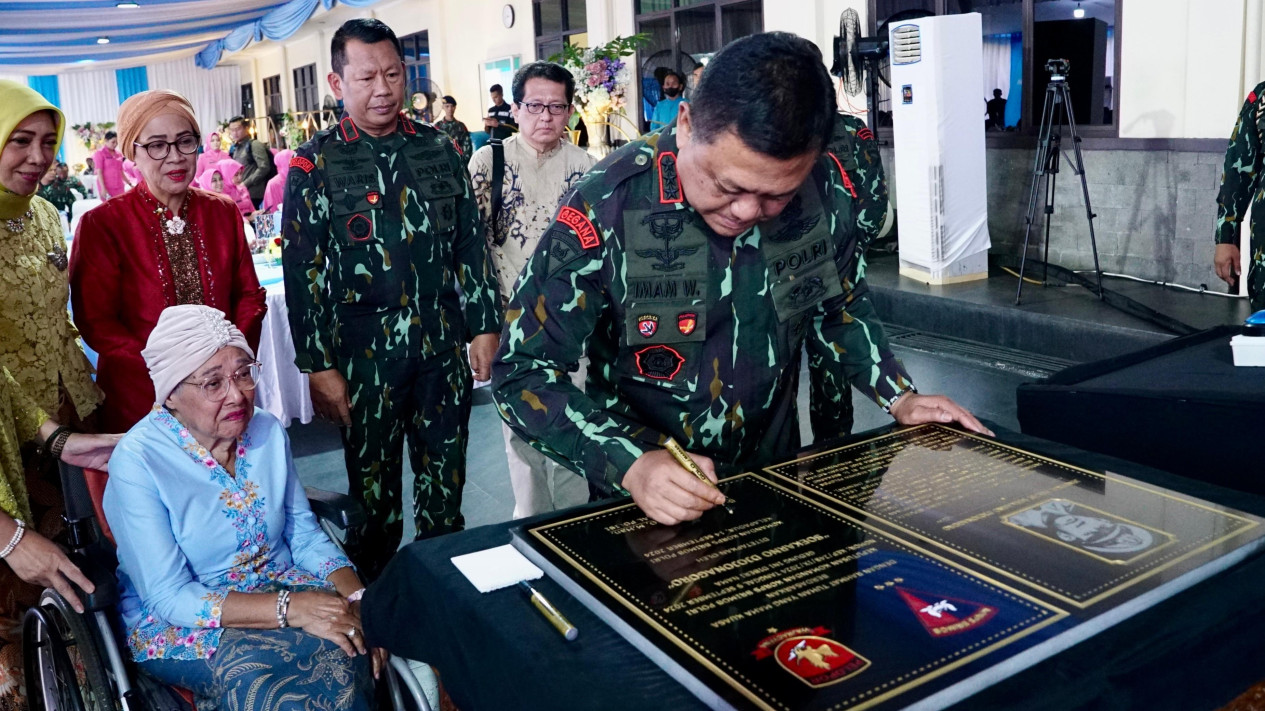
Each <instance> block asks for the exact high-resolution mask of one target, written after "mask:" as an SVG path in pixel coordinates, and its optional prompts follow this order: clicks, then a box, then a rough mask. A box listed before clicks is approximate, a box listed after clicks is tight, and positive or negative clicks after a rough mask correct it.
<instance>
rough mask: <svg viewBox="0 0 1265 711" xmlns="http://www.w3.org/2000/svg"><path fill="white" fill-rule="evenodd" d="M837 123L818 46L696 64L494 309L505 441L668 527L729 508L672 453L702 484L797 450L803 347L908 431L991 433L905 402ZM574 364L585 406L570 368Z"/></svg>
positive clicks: (964, 417) (569, 201)
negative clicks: (668, 123) (684, 88)
mask: <svg viewBox="0 0 1265 711" xmlns="http://www.w3.org/2000/svg"><path fill="white" fill-rule="evenodd" d="M833 121H834V92H833V89H832V87H831V80H830V77H829V75H828V74H827V73H826V68H825V65H824V64H823V63H822V59H821V54H820V52H819V51H818V50H817V48H816V47H815V46H814V45H813V44H812V43H810V42H808V41H806V40H804V39H801V38H799V37H795V36H794V35H788V34H785V33H776V32H775V33H765V34H759V35H753V36H750V37H746V38H743V39H740V40H737V41H736V42H734V43H732V44H730V45H728V46H727V47H726V48H725V49H723V50H721V52H720V53H719V54H718V55H716V57H715V58H714V59H713V60H712V62H711V63H710V64H708V66H707V69H706V70H705V71H704V73H703V77H702V80H701V82H700V84H699V87H698V90H697V92H696V94H695V97H694V98H693V99H692V103H690V104H686V105H684V106H682V107H681V112H680V115H679V116H678V118H677V123H676V125H675V126H674V127H669V128H668V129H665V130H664V131H661V132H657V133H651V134H649V135H647V136H644V137H642V138H640V139H638V140H636V141H634V142H632V143H631V144H629V145H628V146H626V147H624V148H621V149H620V150H618V151H616V152H615V153H613V154H612V155H610V156H609V157H607V159H606V160H604V161H602V162H601V163H599V164H598V165H597V166H595V167H594V168H593V169H592V170H591V171H590V172H589V173H588V174H587V175H586V176H585V177H584V178H583V179H582V180H581V181H580V183H579V184H577V186H576V187H575V189H574V190H573V191H572V192H571V193H569V194H568V195H567V196H565V197H564V198H563V204H562V206H561V207H560V209H559V211H558V214H557V216H556V218H555V220H554V222H553V224H552V225H551V226H550V227H549V229H548V230H547V231H546V233H545V237H544V238H543V240H542V241H541V243H540V246H539V247H538V248H537V249H536V252H535V254H534V255H533V256H532V257H531V259H530V260H529V261H528V262H527V265H526V267H525V268H524V270H523V273H522V275H521V276H520V277H519V282H518V286H517V292H516V294H515V296H514V298H513V299H512V300H511V301H510V303H509V305H508V307H507V313H506V330H505V333H504V335H503V336H502V342H501V349H500V351H499V353H498V358H497V360H496V361H495V362H494V365H493V385H494V396H495V398H496V401H497V405H498V407H499V409H500V412H501V415H502V417H504V418H505V419H506V421H507V422H508V423H509V425H510V427H511V428H513V429H514V431H515V432H517V433H518V434H519V435H520V436H522V437H524V438H527V439H528V440H530V441H532V443H533V445H534V446H536V447H537V448H539V449H540V450H541V451H543V452H545V453H546V454H549V455H550V456H553V457H554V458H556V459H558V460H559V461H561V462H563V463H564V464H566V465H567V466H568V467H570V468H571V469H573V470H574V471H577V472H581V473H583V474H585V475H587V476H588V477H589V480H590V482H592V483H593V484H595V485H596V486H597V487H599V488H601V489H603V490H605V491H607V492H610V493H612V494H629V495H631V496H632V498H633V500H634V501H635V502H636V503H637V504H638V505H639V506H640V507H641V509H642V510H643V511H644V512H645V513H646V514H647V515H648V516H650V517H651V518H654V519H655V520H657V521H660V522H662V523H667V524H672V523H676V522H678V521H682V520H688V519H692V518H696V517H698V516H700V515H702V512H703V511H704V510H706V509H708V508H711V507H712V506H714V505H716V504H719V503H722V502H723V497H722V496H721V495H720V494H719V492H717V491H715V490H714V489H713V488H711V487H708V486H705V485H704V484H702V483H701V482H699V481H698V480H696V479H694V478H693V477H692V476H690V475H689V474H688V473H687V472H686V471H685V469H684V468H682V467H681V466H680V465H679V464H677V463H676V461H675V460H674V459H673V458H672V457H671V456H670V454H669V453H668V452H666V451H664V450H663V449H662V447H663V444H664V443H665V441H666V440H667V438H669V437H671V438H673V439H675V440H676V441H677V442H679V443H681V444H682V445H684V446H685V448H686V449H688V450H690V451H691V452H692V453H693V454H692V456H693V457H694V458H695V460H697V461H698V462H699V464H700V466H702V467H703V469H704V470H705V471H706V472H708V474H709V476H712V477H715V476H716V471H717V470H720V471H721V472H725V471H736V470H741V469H750V468H757V467H760V466H763V465H767V464H770V463H773V462H776V461H779V460H784V459H786V458H789V457H790V456H791V455H793V454H794V453H795V451H796V450H797V449H798V446H799V424H798V412H797V408H796V394H797V390H798V378H799V364H800V358H801V354H802V352H803V348H804V347H805V346H807V347H808V349H809V352H810V354H812V357H813V358H816V359H819V360H820V364H819V367H818V368H817V372H818V373H824V372H830V373H832V374H833V375H834V377H837V378H839V379H840V380H841V381H846V382H849V383H851V384H852V385H853V386H855V387H856V388H858V389H859V390H860V391H861V392H863V393H864V394H866V395H867V396H869V397H870V398H871V399H873V400H874V401H875V402H877V403H878V404H879V405H881V406H883V407H886V408H889V411H890V412H891V413H892V415H893V416H894V417H895V418H896V420H897V421H899V422H901V423H904V424H915V423H920V422H950V421H957V422H960V423H962V424H963V425H964V426H966V427H968V428H970V429H972V430H976V431H981V432H986V431H987V430H986V429H985V428H984V427H983V426H982V425H981V424H980V423H979V422H978V421H977V420H976V419H975V418H974V417H973V416H971V415H970V413H968V412H966V411H965V410H963V409H962V408H961V407H959V406H958V405H956V404H955V403H953V402H952V401H951V400H949V399H948V398H946V397H943V396H934V395H920V394H917V393H916V392H915V391H914V389H913V383H912V382H911V381H910V379H909V376H908V375H907V374H906V372H905V370H904V368H903V366H902V365H901V364H900V362H899V361H897V359H896V358H895V356H894V355H893V354H892V352H891V350H890V348H889V347H888V344H887V340H886V338H885V337H884V336H883V329H882V326H881V324H880V323H879V321H878V318H877V317H876V316H875V314H874V307H873V306H872V305H871V303H870V301H869V299H868V298H867V297H866V286H865V281H864V278H863V275H864V262H863V259H862V258H861V257H860V254H859V252H858V243H859V242H860V241H861V234H862V233H861V231H860V229H858V227H857V224H856V217H855V214H854V212H853V209H854V204H853V202H852V200H851V195H850V193H849V194H848V198H847V199H845V198H844V197H843V196H844V194H845V193H846V187H845V183H844V179H843V173H842V168H841V162H840V161H839V160H838V158H837V157H836V156H831V155H828V154H826V153H824V148H825V146H826V141H827V139H828V138H829V136H830V131H831V126H832V123H833ZM586 354H587V355H588V356H589V358H590V361H591V363H592V365H591V366H590V368H589V375H588V381H587V384H586V387H585V390H584V391H581V390H580V389H578V388H576V387H575V386H574V385H572V383H571V382H570V380H569V379H568V377H567V372H568V371H571V370H573V369H574V368H575V367H576V362H577V361H579V359H580V357H581V356H583V355H586ZM844 392H846V391H844Z"/></svg>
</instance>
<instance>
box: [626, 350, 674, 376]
mask: <svg viewBox="0 0 1265 711" xmlns="http://www.w3.org/2000/svg"><path fill="white" fill-rule="evenodd" d="M636 356H637V372H638V373H641V374H642V375H644V376H646V377H647V378H654V379H655V380H671V379H673V378H675V377H676V374H677V373H679V372H681V366H682V365H685V358H684V357H683V356H682V355H681V354H680V353H678V352H677V351H676V349H675V348H672V347H670V346H650V347H649V348H642V349H641V350H639V351H637V353H636Z"/></svg>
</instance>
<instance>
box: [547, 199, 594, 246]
mask: <svg viewBox="0 0 1265 711" xmlns="http://www.w3.org/2000/svg"><path fill="white" fill-rule="evenodd" d="M558 222H561V223H562V224H564V225H566V226H567V227H570V228H571V229H572V230H573V231H574V232H575V233H576V234H577V235H579V237H580V247H582V248H584V249H592V248H594V247H596V246H598V245H600V244H601V243H602V239H601V238H600V237H598V235H597V228H596V227H594V226H593V223H592V222H590V221H589V218H588V217H587V216H586V215H585V214H584V213H583V212H580V211H579V210H577V209H575V208H574V207H571V206H570V205H566V206H564V207H563V208H562V209H561V210H559V211H558Z"/></svg>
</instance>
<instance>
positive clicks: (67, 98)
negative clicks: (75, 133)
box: [57, 69, 119, 126]
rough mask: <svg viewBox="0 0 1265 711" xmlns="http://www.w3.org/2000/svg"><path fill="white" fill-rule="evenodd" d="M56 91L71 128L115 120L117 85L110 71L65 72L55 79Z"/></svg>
mask: <svg viewBox="0 0 1265 711" xmlns="http://www.w3.org/2000/svg"><path fill="white" fill-rule="evenodd" d="M57 92H58V94H59V95H60V97H61V110H62V112H63V113H65V114H66V123H69V124H70V125H71V126H73V125H75V124H79V123H85V122H87V121H91V122H92V123H100V122H102V121H117V120H118V117H119V85H118V82H116V81H115V79H114V70H113V69H100V70H97V71H93V72H66V73H65V74H62V75H60V76H58V77H57Z"/></svg>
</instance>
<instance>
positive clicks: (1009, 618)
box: [514, 425, 1265, 711]
mask: <svg viewBox="0 0 1265 711" xmlns="http://www.w3.org/2000/svg"><path fill="white" fill-rule="evenodd" d="M721 488H722V489H723V490H724V492H725V494H726V495H727V496H729V497H732V498H733V499H734V500H736V502H737V504H736V506H735V507H734V512H733V513H727V512H725V511H724V510H723V509H720V508H716V509H713V510H711V511H709V512H707V513H706V514H705V515H704V516H703V517H702V518H701V519H699V520H697V521H693V522H688V523H684V524H680V525H677V526H663V525H660V524H658V523H656V522H654V521H653V520H651V519H648V518H646V517H645V516H644V515H643V514H642V513H641V511H640V510H639V509H638V508H637V507H636V506H634V505H633V504H631V503H619V502H615V503H611V504H609V505H606V506H603V507H600V508H597V509H592V508H590V509H586V510H584V511H583V512H582V513H574V512H570V513H568V512H564V513H562V514H560V515H559V516H557V517H555V518H552V519H547V520H545V521H543V522H538V523H535V524H532V525H529V526H525V527H523V528H519V529H515V531H514V536H515V537H514V545H515V546H516V547H518V548H519V549H520V550H521V551H523V553H524V554H525V555H527V556H528V557H529V558H530V559H532V560H533V561H534V562H535V563H537V564H538V565H540V567H541V568H543V569H544V570H545V571H546V573H547V574H548V575H549V576H550V577H552V578H554V579H555V580H556V581H557V582H558V583H559V584H561V585H562V586H563V587H564V588H565V589H566V590H567V591H568V592H570V593H571V594H572V595H574V596H575V597H576V598H577V599H579V600H580V601H581V602H582V603H584V604H585V605H586V606H588V607H589V608H590V609H591V610H593V611H594V612H595V613H596V614H597V615H598V616H599V617H601V618H602V619H603V620H605V621H606V622H607V623H608V624H610V625H611V626H612V627H613V628H614V629H615V630H616V631H618V632H619V633H620V634H622V635H623V636H624V637H625V638H627V639H628V640H629V641H630V642H631V643H632V644H634V645H635V646H636V647H637V648H638V649H639V650H641V651H642V652H643V653H644V654H646V655H647V656H648V657H650V658H651V659H653V660H654V661H655V662H656V663H658V664H659V665H660V666H661V667H662V668H663V669H664V670H665V671H667V672H668V673H670V674H672V675H673V676H674V677H675V678H676V679H677V680H678V681H680V682H681V683H682V684H684V685H685V686H686V687H687V688H689V689H690V691H692V692H693V693H694V694H695V695H697V696H698V697H699V698H700V699H701V700H703V701H704V702H705V703H706V704H707V705H709V706H710V707H712V708H719V709H730V708H733V709H779V710H786V711H791V710H792V709H811V710H825V709H830V710H835V709H868V708H880V709H887V708H904V707H907V706H911V705H916V706H917V707H918V708H943V707H945V706H948V705H950V704H953V703H956V702H958V701H961V700H962V699H965V698H967V697H969V696H970V695H971V694H972V693H974V692H976V691H979V690H980V689H982V688H985V687H987V686H989V685H991V684H994V683H996V682H998V681H1001V680H1002V679H1005V678H1008V677H1009V676H1011V675H1013V674H1015V673H1016V672H1018V671H1020V670H1023V669H1025V668H1027V667H1029V666H1031V665H1033V664H1035V663H1037V662H1039V661H1041V660H1042V659H1045V658H1047V657H1049V656H1051V655H1054V654H1056V653H1058V652H1060V651H1062V650H1064V649H1067V648H1068V647H1070V646H1071V645H1073V644H1075V643H1076V642H1079V641H1081V640H1084V639H1086V638H1088V637H1089V636H1091V635H1093V634H1095V633H1097V632H1099V631H1101V630H1102V629H1105V628H1107V627H1108V626H1110V625H1112V624H1115V623H1117V622H1119V621H1121V620H1123V619H1125V618H1127V617H1129V616H1131V615H1133V614H1136V613H1137V612H1139V611H1141V610H1143V609H1146V608H1147V607H1149V606H1151V605H1154V604H1155V603H1156V602H1158V601H1160V600H1162V599H1165V598H1167V597H1169V596H1171V595H1173V594H1175V593H1176V592H1178V591H1180V590H1182V589H1185V588H1186V587H1189V586H1190V585H1193V584H1194V583H1195V582H1198V581H1199V580H1202V579H1204V578H1207V577H1208V576H1210V575H1213V574H1214V573H1216V572H1218V571H1219V570H1221V569H1224V568H1225V567H1228V566H1229V565H1231V564H1233V563H1234V562H1237V561H1238V560H1241V559H1243V558H1244V557H1246V556H1247V555H1248V554H1250V553H1251V552H1252V551H1253V550H1255V549H1256V548H1257V547H1258V546H1259V545H1260V543H1261V538H1262V535H1263V534H1265V526H1262V523H1265V522H1263V521H1261V520H1260V519H1257V518H1255V517H1252V516H1250V515H1247V514H1244V513H1241V512H1236V511H1232V510H1229V509H1226V508H1223V507H1219V506H1215V505H1213V504H1209V503H1207V502H1201V501H1198V500H1196V499H1193V498H1190V497H1185V496H1181V495H1178V494H1175V493H1173V492H1168V491H1165V490H1163V489H1158V488H1156V487H1150V486H1147V485H1143V484H1140V483H1138V482H1135V481H1132V480H1129V479H1127V478H1124V477H1117V476H1114V475H1104V474H1095V473H1093V472H1087V471H1084V470H1080V469H1076V468H1075V467H1071V466H1069V465H1066V464H1063V463H1060V462H1056V461H1053V460H1049V459H1044V458H1041V457H1038V456H1036V455H1034V454H1031V453H1029V452H1026V451H1023V450H1019V449H1014V448H1011V447H1007V446H1005V445H1001V444H998V443H996V442H994V441H992V440H989V439H987V438H978V437H974V436H973V435H968V434H965V433H963V432H961V431H959V430H956V429H951V428H945V427H941V426H938V425H927V426H922V427H915V428H908V429H903V430H895V431H893V432H890V433H888V434H883V435H879V436H878V437H875V438H872V439H869V440H865V441H861V442H857V443H855V444H849V445H846V446H844V447H841V448H838V449H834V450H830V451H823V452H820V453H815V454H812V455H810V456H805V457H804V458H802V459H799V460H796V461H794V462H789V463H787V464H785V465H782V466H778V467H773V468H771V469H770V470H768V471H766V472H755V473H746V474H741V475H738V476H736V477H731V478H729V479H726V480H724V481H723V482H722V483H721Z"/></svg>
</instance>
